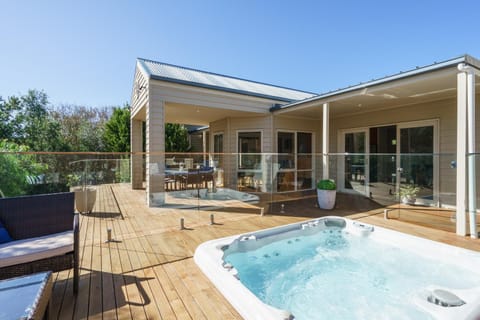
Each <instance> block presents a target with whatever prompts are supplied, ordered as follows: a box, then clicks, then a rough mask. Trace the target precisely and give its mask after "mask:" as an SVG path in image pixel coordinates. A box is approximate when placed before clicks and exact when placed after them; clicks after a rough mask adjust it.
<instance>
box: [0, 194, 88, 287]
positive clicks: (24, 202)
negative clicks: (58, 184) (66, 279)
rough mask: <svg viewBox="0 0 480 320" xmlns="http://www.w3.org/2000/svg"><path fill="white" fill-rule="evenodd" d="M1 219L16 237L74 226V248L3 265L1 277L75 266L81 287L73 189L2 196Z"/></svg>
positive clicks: (44, 234)
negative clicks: (56, 253)
mask: <svg viewBox="0 0 480 320" xmlns="http://www.w3.org/2000/svg"><path fill="white" fill-rule="evenodd" d="M0 220H1V221H2V222H3V224H4V225H5V227H6V229H7V230H8V232H9V234H10V236H11V237H12V238H13V239H14V240H22V239H29V238H35V237H41V236H46V235H51V234H56V233H60V232H64V231H69V230H73V251H71V252H68V253H66V254H62V255H59V256H54V257H50V258H46V259H42V260H36V261H31V262H28V263H22V264H17V265H12V266H6V267H2V268H0V279H7V278H11V277H15V276H20V275H25V274H30V273H35V272H41V271H47V270H51V271H53V272H57V271H61V270H65V269H70V268H73V291H74V293H77V291H78V278H79V221H78V214H75V210H74V193H73V192H65V193H55V194H42V195H33V196H21V197H12V198H1V199H0Z"/></svg>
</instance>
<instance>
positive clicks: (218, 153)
mask: <svg viewBox="0 0 480 320" xmlns="http://www.w3.org/2000/svg"><path fill="white" fill-rule="evenodd" d="M213 153H214V155H213V161H214V166H215V167H217V168H223V133H215V134H214V135H213Z"/></svg>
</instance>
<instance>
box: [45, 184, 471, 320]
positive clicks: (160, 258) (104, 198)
mask: <svg viewBox="0 0 480 320" xmlns="http://www.w3.org/2000/svg"><path fill="white" fill-rule="evenodd" d="M359 201H361V202H362V201H365V200H359ZM337 203H338V205H337V209H336V210H335V211H333V212H332V211H322V210H320V209H318V208H315V207H314V205H313V200H312V199H303V200H298V201H290V202H288V203H286V204H285V205H284V207H283V210H281V211H283V212H278V214H268V215H265V216H260V215H259V214H258V212H259V211H258V210H248V207H246V208H245V209H246V210H234V212H231V211H230V212H229V211H228V210H224V211H214V212H213V211H198V210H183V211H180V210H173V209H160V208H148V207H147V206H146V205H145V192H144V191H142V190H131V189H130V186H129V185H127V184H124V185H123V184H117V185H104V186H101V187H99V188H98V193H97V202H96V207H95V209H94V212H93V213H92V214H91V215H82V216H81V219H80V222H81V224H80V230H81V236H80V238H81V251H80V259H81V263H80V265H81V271H80V285H79V293H78V295H77V296H76V297H74V296H73V292H72V286H73V281H72V273H73V272H72V270H70V271H64V272H59V273H57V274H55V275H54V276H55V280H56V281H55V285H54V290H53V295H52V304H51V312H50V316H51V319H57V318H58V319H87V318H88V319H241V317H240V316H239V314H238V313H237V312H236V311H235V310H234V309H233V307H232V306H231V305H230V304H229V303H228V302H227V301H226V300H225V299H224V298H223V296H222V295H221V294H220V293H219V292H218V291H217V290H216V288H215V287H213V285H212V284H211V283H210V282H209V280H208V279H207V278H206V277H205V276H204V275H203V274H202V272H201V271H200V270H199V269H198V267H197V266H196V265H195V263H194V261H193V258H192V257H193V254H194V251H195V248H196V247H197V246H198V245H199V244H200V243H202V242H204V241H207V240H210V239H215V238H219V237H224V236H228V235H234V234H239V233H243V232H249V231H253V230H258V229H264V228H268V227H273V226H278V225H282V224H286V223H293V222H298V221H302V220H305V219H309V218H312V217H319V216H322V215H332V214H335V215H341V216H346V217H349V218H351V219H358V220H361V221H364V222H366V223H371V224H375V225H379V226H383V227H387V228H391V229H395V230H399V231H402V232H406V233H410V234H414V235H417V236H421V237H426V238H429V239H433V240H436V241H441V242H445V243H449V244H453V245H457V246H461V247H465V248H469V249H472V250H477V251H480V241H478V240H472V239H470V238H467V237H458V236H456V235H455V234H454V233H452V232H448V231H445V230H446V229H447V230H449V229H451V228H452V225H453V222H451V221H450V214H449V213H448V212H447V213H444V214H443V218H442V214H440V215H434V214H433V213H431V212H427V214H418V213H417V214H416V213H412V210H420V209H417V208H400V207H398V208H393V209H394V210H393V211H392V212H391V213H390V216H391V217H392V219H389V220H385V219H384V218H383V209H384V208H380V207H374V208H373V209H372V208H371V206H369V205H368V203H359V204H358V205H359V206H356V209H352V207H351V205H352V201H351V199H344V198H342V197H340V198H339V199H338V201H337ZM362 206H363V207H362ZM359 207H360V208H364V210H361V211H358V208H359ZM395 210H397V211H395ZM422 210H427V209H422ZM272 211H273V212H276V211H279V207H278V206H276V207H272ZM211 213H214V214H215V222H216V223H217V224H215V225H210V214H211ZM398 213H400V216H399V217H398V216H397V214H398ZM182 217H183V218H184V219H185V226H186V227H187V229H186V230H179V219H180V218H182ZM402 217H403V218H402ZM432 217H433V218H432ZM431 221H433V222H431ZM412 222H413V223H415V224H413V223H412ZM437 225H438V226H440V228H437V229H434V228H435V227H436V226H437ZM428 226H430V227H428ZM432 227H433V228H432ZM107 229H112V236H113V238H114V239H115V241H114V242H109V243H105V240H106V239H107Z"/></svg>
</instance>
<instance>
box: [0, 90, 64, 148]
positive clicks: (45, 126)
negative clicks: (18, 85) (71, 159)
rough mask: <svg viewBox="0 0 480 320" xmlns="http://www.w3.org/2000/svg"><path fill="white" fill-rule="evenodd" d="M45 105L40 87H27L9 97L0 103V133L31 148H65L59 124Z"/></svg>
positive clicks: (44, 98) (46, 103) (44, 96)
mask: <svg viewBox="0 0 480 320" xmlns="http://www.w3.org/2000/svg"><path fill="white" fill-rule="evenodd" d="M48 106H49V103H48V97H47V95H46V94H45V93H44V92H43V91H37V90H29V91H28V93H27V94H26V95H23V96H21V97H16V96H12V97H10V98H9V99H8V100H7V101H5V102H3V103H2V111H1V112H0V118H1V119H2V120H5V122H4V123H3V122H2V128H3V129H0V130H1V131H2V135H1V136H0V137H1V138H3V139H8V140H9V141H12V142H15V143H16V144H18V145H25V146H28V147H29V148H30V149H31V150H32V151H66V145H65V142H64V141H63V139H62V136H61V135H60V124H59V123H58V122H57V121H55V120H54V119H52V117H51V116H50V114H49V110H48ZM7 113H8V114H7Z"/></svg>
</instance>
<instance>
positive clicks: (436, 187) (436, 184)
mask: <svg viewBox="0 0 480 320" xmlns="http://www.w3.org/2000/svg"><path fill="white" fill-rule="evenodd" d="M439 124H440V121H439V119H429V120H418V121H409V122H400V123H398V124H397V125H396V126H397V168H400V160H401V159H400V147H401V141H400V139H401V136H400V130H401V129H407V128H418V127H429V126H433V200H431V201H429V200H422V201H420V202H419V203H420V204H425V205H436V206H438V205H439V203H440V197H439V191H440V181H439V179H440V168H439V165H440V159H439V157H438V152H439V150H440V141H439V140H440V139H439V132H440V131H439ZM397 171H398V170H397ZM397 175H398V172H397ZM400 180H401V179H398V178H397V183H396V189H397V190H400ZM418 200H419V199H417V202H418Z"/></svg>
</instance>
